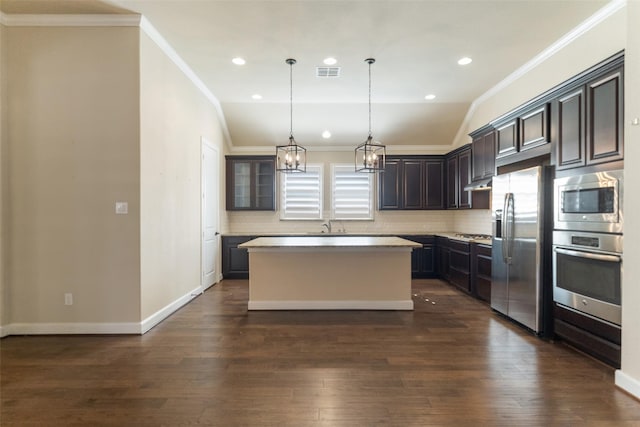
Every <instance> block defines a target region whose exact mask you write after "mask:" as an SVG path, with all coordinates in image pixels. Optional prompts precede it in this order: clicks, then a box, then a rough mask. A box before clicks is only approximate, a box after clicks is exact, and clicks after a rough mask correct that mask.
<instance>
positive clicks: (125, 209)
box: [116, 202, 129, 215]
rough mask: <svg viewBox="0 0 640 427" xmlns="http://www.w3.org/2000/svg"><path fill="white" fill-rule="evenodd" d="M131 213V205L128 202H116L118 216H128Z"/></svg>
mask: <svg viewBox="0 0 640 427" xmlns="http://www.w3.org/2000/svg"><path fill="white" fill-rule="evenodd" d="M128 213H129V203H127V202H116V214H118V215H126V214H128Z"/></svg>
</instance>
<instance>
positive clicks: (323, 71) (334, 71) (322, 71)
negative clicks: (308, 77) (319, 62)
mask: <svg viewBox="0 0 640 427" xmlns="http://www.w3.org/2000/svg"><path fill="white" fill-rule="evenodd" d="M316 77H340V67H316Z"/></svg>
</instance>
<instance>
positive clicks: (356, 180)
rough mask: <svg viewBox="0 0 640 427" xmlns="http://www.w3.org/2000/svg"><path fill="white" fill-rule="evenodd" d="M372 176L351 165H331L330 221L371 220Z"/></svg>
mask: <svg viewBox="0 0 640 427" xmlns="http://www.w3.org/2000/svg"><path fill="white" fill-rule="evenodd" d="M373 176H374V174H371V173H362V172H356V171H355V170H354V167H353V164H349V165H335V164H334V165H331V194H332V197H331V198H332V200H331V218H332V219H373Z"/></svg>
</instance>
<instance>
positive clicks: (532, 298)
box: [491, 166, 552, 334]
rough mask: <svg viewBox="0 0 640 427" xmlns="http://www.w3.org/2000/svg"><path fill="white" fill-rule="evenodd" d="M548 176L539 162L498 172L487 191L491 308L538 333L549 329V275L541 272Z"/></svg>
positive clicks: (543, 271)
mask: <svg viewBox="0 0 640 427" xmlns="http://www.w3.org/2000/svg"><path fill="white" fill-rule="evenodd" d="M548 177H549V173H548V171H547V168H543V167H541V166H538V167H534V168H529V169H524V170H520V171H517V172H512V173H508V174H504V175H498V176H496V177H494V178H493V183H492V189H491V191H492V205H491V206H492V210H493V212H492V213H493V227H492V230H493V242H492V243H493V246H492V262H491V266H492V270H491V276H492V277H491V279H492V280H491V308H493V309H494V310H496V311H498V312H500V313H502V314H504V315H506V316H508V317H510V318H511V319H513V320H515V321H516V322H518V323H521V324H522V325H524V326H526V327H527V328H529V329H531V330H533V331H534V332H536V333H538V334H543V333H545V332H548V331H545V329H549V328H548V326H547V325H548V322H547V321H546V320H545V318H546V317H548V314H547V311H548V309H549V307H548V306H545V304H547V303H546V301H548V296H547V291H546V290H545V288H546V287H548V284H547V283H545V282H546V281H547V278H548V277H549V275H547V274H546V273H545V270H544V268H545V265H546V262H547V260H546V259H545V258H546V256H545V252H544V247H545V243H546V242H545V239H546V236H547V235H548V233H546V232H545V222H546V220H547V221H548V218H550V216H548V215H545V204H546V203H545V202H547V199H548V196H547V195H546V194H545V193H546V192H547V191H548V190H547V187H548V185H547V184H546V183H545V180H547V181H548ZM548 210H552V209H551V206H549V207H548Z"/></svg>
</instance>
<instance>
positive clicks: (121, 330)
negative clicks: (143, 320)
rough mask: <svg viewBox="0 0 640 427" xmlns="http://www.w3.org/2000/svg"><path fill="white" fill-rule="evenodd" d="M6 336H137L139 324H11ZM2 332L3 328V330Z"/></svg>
mask: <svg viewBox="0 0 640 427" xmlns="http://www.w3.org/2000/svg"><path fill="white" fill-rule="evenodd" d="M8 329H9V330H8V331H7V334H6V335H66V334H139V333H140V324H139V323H135V322H122V323H70V322H68V323H67V322H65V323H12V324H10V325H8ZM3 330H4V328H3Z"/></svg>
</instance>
